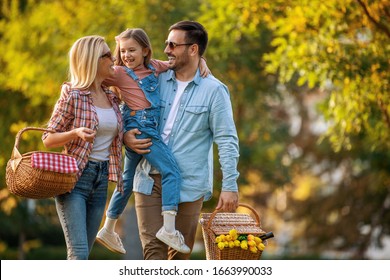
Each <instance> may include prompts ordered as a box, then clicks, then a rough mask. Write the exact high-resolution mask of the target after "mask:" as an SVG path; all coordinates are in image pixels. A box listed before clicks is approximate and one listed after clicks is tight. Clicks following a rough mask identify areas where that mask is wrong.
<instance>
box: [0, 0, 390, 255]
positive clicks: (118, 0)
mask: <svg viewBox="0 0 390 280" xmlns="http://www.w3.org/2000/svg"><path fill="white" fill-rule="evenodd" d="M0 3H1V4H0V9H1V10H0V38H1V40H0V49H1V50H2V51H1V52H0V67H1V71H0V97H1V98H0V120H1V124H2V125H1V126H0V135H1V139H2V145H0V167H1V168H0V178H1V179H0V182H1V185H0V221H1V230H0V256H1V258H2V259H18V258H19V259H23V258H33V259H40V258H43V259H54V258H65V255H66V254H65V250H66V249H65V245H64V241H63V236H62V231H61V229H60V226H59V223H58V218H57V216H56V212H55V206H54V202H53V200H43V201H41V200H40V201H31V200H25V199H20V198H18V197H15V196H13V195H10V194H9V192H8V190H7V188H6V185H5V166H6V163H7V161H8V159H9V156H10V154H11V150H12V147H13V145H14V141H15V134H16V133H17V131H18V130H19V129H21V128H22V127H25V126H44V125H45V123H46V122H47V120H48V118H49V116H50V114H51V111H52V107H53V104H54V102H55V101H56V100H57V98H58V97H59V89H60V85H61V83H62V82H64V81H66V80H67V53H68V50H69V48H70V47H71V45H72V43H73V42H74V41H75V40H76V39H78V38H79V37H82V36H86V35H92V34H99V35H102V36H104V37H105V38H106V40H107V42H108V44H109V46H110V47H111V49H112V50H113V49H114V48H115V40H114V37H115V36H116V35H117V34H119V33H120V32H121V31H123V30H124V29H126V28H132V27H140V28H143V29H144V30H145V31H146V32H147V33H148V35H149V37H150V39H151V41H152V45H153V51H154V57H155V58H157V59H162V60H164V59H166V57H165V55H164V54H163V48H164V43H163V42H164V41H165V39H166V36H167V30H168V28H169V26H170V25H172V24H173V23H175V22H176V21H179V20H184V19H190V20H197V21H199V22H201V23H202V24H203V25H204V26H205V27H206V29H207V30H208V32H209V37H210V41H209V46H208V49H207V52H206V58H207V63H208V65H209V67H210V68H211V70H212V72H213V74H214V75H215V76H216V77H217V78H219V79H220V80H221V81H223V82H224V83H225V84H226V85H227V86H228V87H229V89H230V92H231V98H232V102H233V107H234V114H235V121H236V125H237V129H238V133H239V138H240V155H241V156H240V163H239V171H240V174H241V176H240V178H239V185H240V200H241V202H245V203H248V204H250V205H252V206H253V207H255V209H257V211H258V212H259V214H260V216H261V223H262V227H263V228H264V229H265V230H267V231H271V230H272V231H273V232H274V233H275V236H276V237H275V238H274V239H273V240H271V241H270V242H269V246H268V247H267V249H266V252H265V253H264V254H263V258H274V259H286V258H296V259H297V258H298V259H299V258H314V259H320V258H347V259H370V258H390V253H389V250H390V248H389V246H390V245H389V243H390V241H389V240H390V237H389V234H390V232H389V231H390V211H389V210H390V152H389V146H390V103H389V99H390V95H389V81H390V79H389V78H390V77H389V76H390V74H389V73H390V72H389V58H390V44H389V42H390V21H389V19H390V4H389V2H388V1H387V0H328V1H323V0H310V1H309V0H288V1H286V0H283V1H282V0H273V1H269V0H236V1H230V0H213V1H206V0H197V1H181V0H179V1H178V0H164V1H160V0H148V1H146V0H134V1H131V4H130V3H129V2H128V1H122V0H101V1H98V2H96V1H92V0H84V1H78V0H66V1H63V0H47V1H40V0H1V1H0ZM41 145H42V144H41V141H40V135H30V134H29V135H27V136H26V137H24V138H23V142H22V144H21V146H20V149H21V152H26V151H30V150H35V149H38V148H41V147H42V146H41ZM215 164H216V166H218V158H216V159H215ZM220 181H221V172H220V171H219V168H216V170H215V186H216V192H215V198H214V199H213V200H211V201H209V202H206V203H205V205H204V212H211V211H213V207H214V206H215V203H216V198H217V197H218V194H219V191H218V190H219V189H220V185H221V184H220ZM114 187H115V186H113V185H111V186H110V193H111V192H112V190H113V188H114ZM129 207H131V203H130V204H129ZM121 232H122V235H127V234H129V232H133V235H135V236H136V232H134V228H133V227H132V225H126V227H123V228H122V229H121ZM198 238H199V244H202V239H201V238H202V236H201V234H199V236H198ZM386 244H387V246H386ZM56 246H57V247H59V248H60V251H61V252H60V256H58V254H56V253H55V252H52V251H51V249H50V248H56ZM95 247H96V248H94V251H93V254H92V256H91V258H95V259H108V258H119V256H117V255H114V254H112V253H110V252H108V251H106V250H104V249H102V248H101V247H99V246H95ZM44 249H45V250H44ZM42 250H43V251H42ZM39 252H42V253H39ZM200 254H201V253H200ZM195 257H196V256H195ZM195 257H194V258H195ZM200 257H202V254H201V256H200ZM129 258H131V257H129Z"/></svg>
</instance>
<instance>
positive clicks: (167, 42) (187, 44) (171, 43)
mask: <svg viewBox="0 0 390 280" xmlns="http://www.w3.org/2000/svg"><path fill="white" fill-rule="evenodd" d="M190 45H193V43H184V44H177V43H174V42H171V41H165V46H168V47H169V48H170V49H171V50H174V49H175V48H176V47H180V46H190Z"/></svg>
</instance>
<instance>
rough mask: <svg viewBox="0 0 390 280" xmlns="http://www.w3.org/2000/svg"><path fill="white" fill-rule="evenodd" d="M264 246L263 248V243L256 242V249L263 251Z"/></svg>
mask: <svg viewBox="0 0 390 280" xmlns="http://www.w3.org/2000/svg"><path fill="white" fill-rule="evenodd" d="M264 248H265V245H264V243H259V244H257V249H259V250H260V251H264Z"/></svg>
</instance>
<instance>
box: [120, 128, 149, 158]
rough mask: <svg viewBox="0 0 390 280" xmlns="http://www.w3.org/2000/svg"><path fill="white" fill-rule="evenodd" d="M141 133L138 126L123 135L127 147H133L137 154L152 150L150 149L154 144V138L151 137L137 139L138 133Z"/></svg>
mask: <svg viewBox="0 0 390 280" xmlns="http://www.w3.org/2000/svg"><path fill="white" fill-rule="evenodd" d="M139 134H141V131H139V130H138V129H137V128H134V129H132V130H129V131H127V132H126V133H125V135H124V136H123V142H124V143H125V145H126V146H127V147H129V148H130V149H132V150H133V151H134V152H136V153H137V154H140V155H142V154H147V153H149V152H150V150H149V149H148V148H149V147H150V146H151V145H152V140H151V139H150V138H146V139H137V138H136V135H139Z"/></svg>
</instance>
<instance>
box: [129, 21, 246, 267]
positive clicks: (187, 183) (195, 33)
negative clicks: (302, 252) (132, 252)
mask: <svg viewBox="0 0 390 280" xmlns="http://www.w3.org/2000/svg"><path fill="white" fill-rule="evenodd" d="M207 42H208V35H207V32H206V30H205V29H204V27H203V26H202V25H201V24H199V23H197V22H194V21H181V22H178V23H176V24H174V25H172V26H171V27H170V28H169V35H168V39H167V41H166V48H165V50H164V52H165V53H166V54H167V56H168V61H169V68H170V70H169V71H167V72H165V73H162V74H160V76H159V83H160V94H161V119H160V131H161V135H162V138H163V140H164V142H165V143H166V144H167V145H168V147H169V148H170V149H171V151H172V152H173V154H174V156H175V159H176V161H177V163H178V165H179V168H180V172H181V176H182V185H181V189H180V204H179V209H178V212H177V216H176V225H177V229H178V230H179V231H180V232H182V233H183V236H184V241H183V240H182V239H181V242H185V244H187V245H188V246H189V247H190V248H191V249H192V248H193V245H194V241H195V235H196V229H197V225H198V220H199V215H200V212H201V209H202V204H203V201H206V200H208V199H210V198H211V196H212V191H213V186H212V184H213V143H216V144H217V146H218V153H219V162H220V164H221V168H222V174H223V180H222V191H221V194H220V197H219V201H218V204H217V207H216V209H220V210H221V211H234V210H235V209H236V208H237V206H238V187H237V178H238V176H239V173H238V171H237V164H238V157H239V152H238V137H237V131H236V128H235V124H234V121H233V112H232V106H231V102H230V96H229V91H228V89H227V87H226V86H225V85H224V84H222V83H221V82H220V81H219V80H217V79H216V78H215V77H213V76H212V75H209V76H208V77H207V78H201V77H200V75H199V70H198V64H199V59H200V57H201V56H202V55H203V54H204V52H205V50H206V47H207ZM138 133H139V132H138V131H136V130H132V131H130V132H128V133H126V135H125V143H126V145H127V146H128V147H130V148H131V149H133V150H134V151H135V152H137V153H141V154H143V153H147V152H148V150H147V148H148V147H149V146H150V145H151V144H150V142H149V141H148V140H145V139H137V138H136V136H135V135H136V134H138ZM155 173H156V172H155V171H154V170H153V169H151V168H150V165H149V164H148V163H147V162H143V163H140V165H139V166H138V168H137V173H136V175H135V178H134V189H133V191H134V196H135V207H136V211H137V220H138V226H139V233H140V238H141V243H142V247H143V253H144V259H147V260H151V259H189V257H190V254H183V253H178V252H177V251H175V250H173V249H171V248H167V246H166V245H165V244H164V243H162V242H161V241H160V240H159V239H158V238H157V237H156V234H157V232H158V230H159V229H160V228H161V227H162V225H163V217H162V216H161V192H162V190H161V176H160V175H159V174H155Z"/></svg>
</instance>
